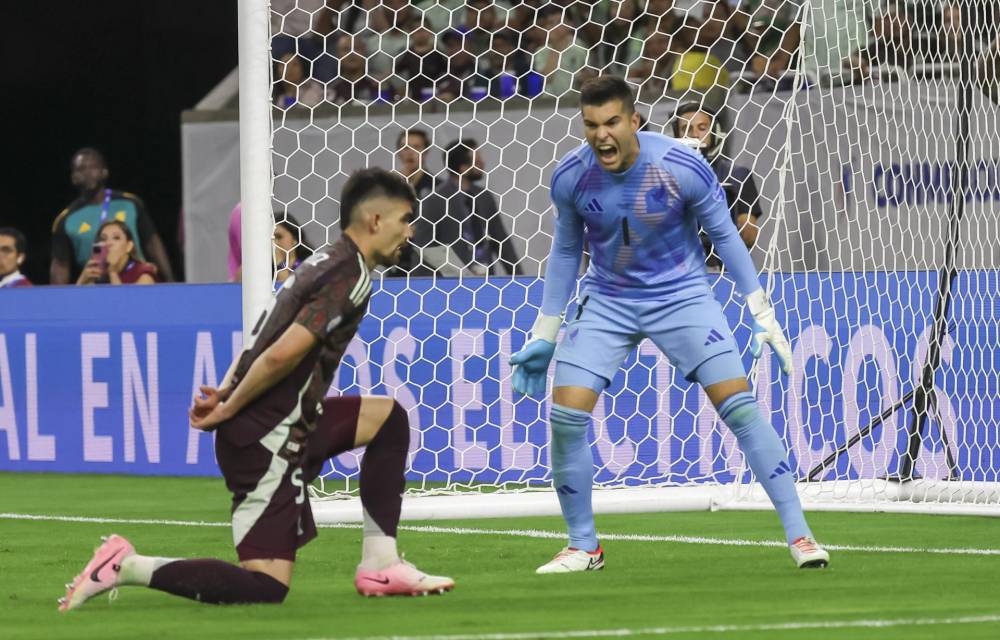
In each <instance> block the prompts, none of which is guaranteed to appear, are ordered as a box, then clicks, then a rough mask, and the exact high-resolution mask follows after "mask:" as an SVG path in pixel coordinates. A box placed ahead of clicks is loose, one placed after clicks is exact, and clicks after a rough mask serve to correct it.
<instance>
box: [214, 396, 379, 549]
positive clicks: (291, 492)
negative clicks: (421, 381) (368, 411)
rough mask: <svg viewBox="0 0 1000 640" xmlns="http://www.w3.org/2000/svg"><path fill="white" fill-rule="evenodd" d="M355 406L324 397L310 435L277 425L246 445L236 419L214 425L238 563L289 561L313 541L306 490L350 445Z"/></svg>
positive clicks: (345, 399)
mask: <svg viewBox="0 0 1000 640" xmlns="http://www.w3.org/2000/svg"><path fill="white" fill-rule="evenodd" d="M360 408H361V398H359V397H340V398H327V399H326V400H324V401H323V413H322V415H321V416H320V417H319V419H318V420H317V425H316V430H315V431H313V432H312V433H311V434H310V433H307V432H306V431H305V430H304V429H303V428H301V427H297V426H289V425H288V424H287V423H282V424H279V425H278V426H276V427H274V429H272V430H271V431H270V432H269V433H267V434H266V435H264V436H263V437H262V438H260V439H259V440H255V441H253V442H251V443H249V444H244V443H243V442H241V441H240V438H239V434H240V431H241V416H237V417H236V418H233V419H232V420H230V421H228V422H227V423H225V424H224V425H221V426H220V427H219V429H218V431H217V432H216V433H217V435H216V438H215V458H216V460H217V461H218V463H219V469H220V470H221V471H222V475H223V477H224V478H225V480H226V486H227V487H228V488H229V490H230V491H231V492H232V494H233V506H232V519H233V543H234V545H235V546H236V553H237V555H238V556H239V559H240V560H241V561H243V560H256V559H280V560H290V561H294V560H295V552H296V550H297V549H298V548H299V547H302V546H304V545H305V544H306V543H308V542H309V541H310V540H312V539H313V538H315V537H316V523H315V521H314V520H313V515H312V508H311V507H310V505H309V494H308V486H309V484H310V483H311V482H312V481H313V480H315V479H316V478H317V477H318V476H319V473H320V472H321V471H322V469H323V464H324V463H325V462H326V460H327V459H328V458H330V457H331V456H333V455H336V454H338V453H341V452H343V451H348V450H350V449H352V448H353V447H354V435H355V432H356V430H357V423H358V412H359V410H360ZM243 426H244V428H259V427H257V426H256V425H255V426H254V427H248V425H246V424H245V423H244V425H243Z"/></svg>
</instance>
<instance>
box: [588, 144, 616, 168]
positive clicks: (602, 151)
mask: <svg viewBox="0 0 1000 640" xmlns="http://www.w3.org/2000/svg"><path fill="white" fill-rule="evenodd" d="M594 151H595V152H596V153H597V159H598V160H599V161H600V162H601V164H602V165H604V166H605V167H607V168H615V167H617V166H618V165H619V164H621V158H620V154H619V152H618V146H617V145H614V144H611V143H599V144H597V145H594Z"/></svg>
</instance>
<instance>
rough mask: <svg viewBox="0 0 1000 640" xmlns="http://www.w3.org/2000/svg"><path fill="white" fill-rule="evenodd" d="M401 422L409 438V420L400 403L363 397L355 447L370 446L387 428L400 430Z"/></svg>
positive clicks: (381, 397) (375, 397)
mask: <svg viewBox="0 0 1000 640" xmlns="http://www.w3.org/2000/svg"><path fill="white" fill-rule="evenodd" d="M400 420H402V422H403V428H404V429H405V430H406V432H407V438H409V420H408V418H407V415H406V410H405V409H403V407H402V405H400V404H399V402H397V401H396V400H395V399H394V398H389V397H386V396H362V398H361V408H360V409H359V410H358V427H357V431H356V432H355V437H354V446H355V447H361V446H364V445H366V444H368V443H369V442H371V441H372V440H374V439H375V437H376V436H378V434H379V433H380V432H381V431H382V430H383V429H385V428H389V429H393V428H399V424H398V423H399V422H400Z"/></svg>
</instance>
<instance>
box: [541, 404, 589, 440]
mask: <svg viewBox="0 0 1000 640" xmlns="http://www.w3.org/2000/svg"><path fill="white" fill-rule="evenodd" d="M549 423H550V424H551V425H552V437H553V438H554V439H560V438H575V437H578V436H580V435H581V434H582V435H584V436H586V433H587V427H588V426H589V425H590V412H589V411H580V410H579V409H574V408H572V407H565V406H562V405H560V404H553V405H552V410H551V411H549Z"/></svg>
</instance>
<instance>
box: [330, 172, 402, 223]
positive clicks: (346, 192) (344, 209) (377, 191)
mask: <svg viewBox="0 0 1000 640" xmlns="http://www.w3.org/2000/svg"><path fill="white" fill-rule="evenodd" d="M372 198H394V199H399V200H405V201H407V202H409V203H410V205H411V206H413V207H416V206H417V196H416V194H414V193H413V188H412V187H410V183H409V182H407V181H406V179H404V178H403V177H402V176H399V175H397V174H395V173H392V172H390V171H386V170H385V169H379V168H378V167H372V168H369V169H361V170H360V171H355V172H354V173H352V174H351V177H350V178H348V179H347V182H346V183H344V188H343V189H341V191H340V228H341V229H346V228H347V227H349V226H350V225H351V222H353V220H354V215H355V213H356V212H357V210H358V205H360V204H361V203H362V202H365V201H366V200H370V199H372Z"/></svg>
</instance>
